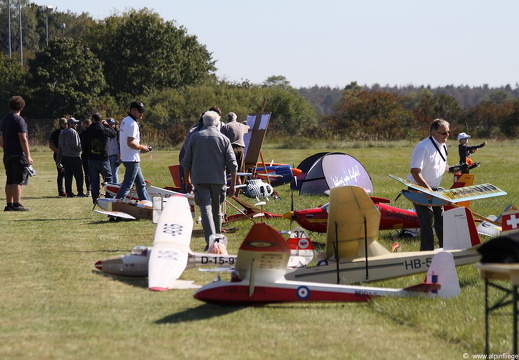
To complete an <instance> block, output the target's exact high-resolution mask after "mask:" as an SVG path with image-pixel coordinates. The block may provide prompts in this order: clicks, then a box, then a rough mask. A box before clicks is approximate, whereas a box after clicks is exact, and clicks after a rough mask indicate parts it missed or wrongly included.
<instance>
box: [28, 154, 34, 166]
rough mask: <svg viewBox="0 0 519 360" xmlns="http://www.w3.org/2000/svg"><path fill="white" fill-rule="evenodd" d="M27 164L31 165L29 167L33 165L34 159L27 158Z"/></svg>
mask: <svg viewBox="0 0 519 360" xmlns="http://www.w3.org/2000/svg"><path fill="white" fill-rule="evenodd" d="M27 162H28V163H29V165H32V164H33V161H32V157H30V156H29V157H27Z"/></svg>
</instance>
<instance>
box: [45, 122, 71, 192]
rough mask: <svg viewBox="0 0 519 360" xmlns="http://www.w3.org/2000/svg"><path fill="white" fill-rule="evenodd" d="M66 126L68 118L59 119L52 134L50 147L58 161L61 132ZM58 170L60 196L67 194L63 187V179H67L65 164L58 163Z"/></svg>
mask: <svg viewBox="0 0 519 360" xmlns="http://www.w3.org/2000/svg"><path fill="white" fill-rule="evenodd" d="M66 127H67V119H65V118H61V119H59V128H57V129H56V130H54V131H53V132H52V134H51V135H50V139H49V148H50V149H51V150H52V151H53V152H54V154H52V156H53V158H54V162H56V160H57V157H58V144H59V142H58V141H59V134H60V133H61V130H64V129H65V128H66ZM56 170H57V171H58V177H57V179H56V182H57V184H58V196H67V194H66V193H65V189H64V188H63V179H65V171H64V170H63V166H58V165H56Z"/></svg>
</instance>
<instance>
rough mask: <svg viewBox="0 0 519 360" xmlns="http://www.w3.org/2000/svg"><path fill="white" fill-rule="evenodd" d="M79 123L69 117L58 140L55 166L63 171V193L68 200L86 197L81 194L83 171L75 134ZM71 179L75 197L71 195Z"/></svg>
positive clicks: (79, 148)
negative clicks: (74, 182)
mask: <svg viewBox="0 0 519 360" xmlns="http://www.w3.org/2000/svg"><path fill="white" fill-rule="evenodd" d="M78 124H79V121H78V120H76V119H74V118H73V117H71V118H70V119H68V121H67V128H66V129H64V130H63V131H61V133H60V134H59V140H58V156H57V165H58V167H59V166H63V168H64V171H65V193H66V194H67V197H68V198H71V197H75V196H79V197H86V195H85V193H84V192H83V182H84V178H83V169H82V167H81V140H80V139H79V134H78V133H77V131H76V129H77V125H78ZM72 177H74V178H75V179H76V187H77V195H75V194H74V193H72Z"/></svg>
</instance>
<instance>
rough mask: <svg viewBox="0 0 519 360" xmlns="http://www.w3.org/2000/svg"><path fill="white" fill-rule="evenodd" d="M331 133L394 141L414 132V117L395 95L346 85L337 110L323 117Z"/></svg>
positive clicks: (359, 138) (349, 136) (362, 138)
mask: <svg viewBox="0 0 519 360" xmlns="http://www.w3.org/2000/svg"><path fill="white" fill-rule="evenodd" d="M324 121H325V122H326V124H327V128H328V129H329V132H330V134H333V135H334V136H337V135H339V136H341V137H342V138H345V139H354V140H397V139H403V138H407V137H409V136H412V135H416V132H415V130H414V127H413V126H412V124H413V116H412V113H411V112H410V111H409V110H406V109H405V108H404V106H403V99H402V98H401V97H400V96H399V95H397V94H390V93H387V92H382V91H365V90H363V89H362V88H361V87H359V86H356V83H353V84H352V86H347V87H346V89H345V90H344V92H343V95H342V98H341V100H340V102H339V104H338V105H337V107H336V111H335V112H334V113H332V114H330V115H329V116H326V117H325V118H324Z"/></svg>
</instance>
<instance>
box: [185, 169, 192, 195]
mask: <svg viewBox="0 0 519 360" xmlns="http://www.w3.org/2000/svg"><path fill="white" fill-rule="evenodd" d="M184 187H185V189H186V191H187V192H191V191H193V184H192V183H191V169H189V168H184Z"/></svg>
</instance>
